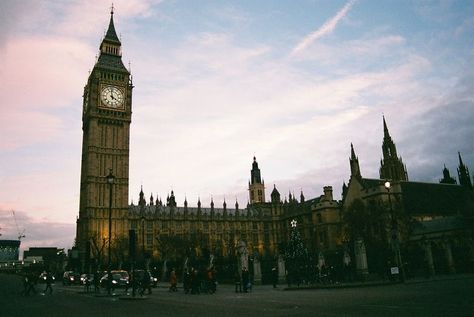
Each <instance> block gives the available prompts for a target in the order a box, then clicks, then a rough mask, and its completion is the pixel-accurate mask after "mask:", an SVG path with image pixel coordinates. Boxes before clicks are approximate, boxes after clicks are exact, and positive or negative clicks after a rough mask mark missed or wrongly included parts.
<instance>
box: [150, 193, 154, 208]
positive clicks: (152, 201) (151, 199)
mask: <svg viewBox="0 0 474 317" xmlns="http://www.w3.org/2000/svg"><path fill="white" fill-rule="evenodd" d="M154 202H155V200H154V199H153V193H152V194H151V195H150V206H153V203H154Z"/></svg>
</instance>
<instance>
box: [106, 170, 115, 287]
mask: <svg viewBox="0 0 474 317" xmlns="http://www.w3.org/2000/svg"><path fill="white" fill-rule="evenodd" d="M106 177H107V184H109V245H108V264H107V293H108V294H109V295H110V294H111V290H112V273H111V250H110V242H111V240H112V186H113V185H114V181H115V176H114V175H113V174H112V169H109V175H107V176H106Z"/></svg>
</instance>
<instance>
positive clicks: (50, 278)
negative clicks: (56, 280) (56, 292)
mask: <svg viewBox="0 0 474 317" xmlns="http://www.w3.org/2000/svg"><path fill="white" fill-rule="evenodd" d="M43 274H44V275H45V277H46V279H45V281H46V288H45V289H44V294H46V293H47V292H48V291H49V295H51V294H53V287H52V286H51V284H52V283H53V275H52V274H51V272H46V271H44V272H43Z"/></svg>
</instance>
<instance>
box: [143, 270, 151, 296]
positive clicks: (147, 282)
mask: <svg viewBox="0 0 474 317" xmlns="http://www.w3.org/2000/svg"><path fill="white" fill-rule="evenodd" d="M145 290H146V291H147V294H148V295H150V294H151V276H150V272H149V271H145V272H143V279H142V295H143V294H144V293H145Z"/></svg>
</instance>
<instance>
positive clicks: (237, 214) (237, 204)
mask: <svg viewBox="0 0 474 317" xmlns="http://www.w3.org/2000/svg"><path fill="white" fill-rule="evenodd" d="M235 216H236V217H238V216H239V202H238V201H237V198H236V199H235Z"/></svg>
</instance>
